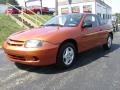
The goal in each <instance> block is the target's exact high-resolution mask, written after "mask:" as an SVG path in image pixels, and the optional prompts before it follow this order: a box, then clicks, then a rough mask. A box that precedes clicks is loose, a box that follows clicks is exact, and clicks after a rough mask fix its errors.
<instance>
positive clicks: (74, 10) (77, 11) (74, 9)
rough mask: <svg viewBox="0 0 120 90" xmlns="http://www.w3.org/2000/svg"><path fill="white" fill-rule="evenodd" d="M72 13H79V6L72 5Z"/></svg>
mask: <svg viewBox="0 0 120 90" xmlns="http://www.w3.org/2000/svg"><path fill="white" fill-rule="evenodd" d="M72 13H80V8H79V6H75V7H72Z"/></svg>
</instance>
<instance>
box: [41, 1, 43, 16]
mask: <svg viewBox="0 0 120 90" xmlns="http://www.w3.org/2000/svg"><path fill="white" fill-rule="evenodd" d="M40 4H41V9H40V10H41V15H42V12H43V11H42V0H40Z"/></svg>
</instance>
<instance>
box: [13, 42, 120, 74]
mask: <svg viewBox="0 0 120 90" xmlns="http://www.w3.org/2000/svg"><path fill="white" fill-rule="evenodd" d="M118 48H120V45H119V44H113V47H112V48H111V49H110V50H108V51H105V50H103V49H102V47H97V48H94V49H91V50H89V51H86V52H83V53H80V54H79V55H78V60H77V61H76V63H75V64H74V65H73V66H72V67H71V68H68V69H56V67H55V66H54V65H50V66H41V67H35V66H28V65H23V64H17V63H15V65H16V66H17V67H18V68H19V69H22V70H26V71H28V72H35V73H40V74H58V73H63V72H67V71H71V70H74V69H77V68H79V67H82V66H85V65H89V64H90V63H92V62H95V61H96V60H99V58H101V57H105V58H108V57H109V56H108V54H109V53H111V52H113V51H115V50H117V49H118Z"/></svg>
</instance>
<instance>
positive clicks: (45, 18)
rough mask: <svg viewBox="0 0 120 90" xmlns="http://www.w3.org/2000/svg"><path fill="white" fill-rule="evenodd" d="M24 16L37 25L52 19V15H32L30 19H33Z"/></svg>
mask: <svg viewBox="0 0 120 90" xmlns="http://www.w3.org/2000/svg"><path fill="white" fill-rule="evenodd" d="M24 16H25V17H27V18H28V19H30V20H31V21H32V22H34V23H36V24H37V25H41V24H44V23H45V22H46V21H48V20H49V19H50V18H52V15H30V17H32V18H30V17H28V16H27V15H25V14H24ZM38 16H39V17H38ZM36 19H37V21H36Z"/></svg>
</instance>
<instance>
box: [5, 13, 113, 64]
mask: <svg viewBox="0 0 120 90" xmlns="http://www.w3.org/2000/svg"><path fill="white" fill-rule="evenodd" d="M85 16H86V14H84V16H83V17H82V19H81V22H80V24H79V25H78V26H76V27H59V26H49V27H44V26H43V27H41V28H35V29H33V30H26V31H21V32H17V33H14V34H12V35H11V36H10V37H8V40H6V41H5V43H4V45H3V49H4V51H5V53H6V55H7V56H8V57H9V59H10V60H11V61H13V62H17V63H22V64H28V65H37V66H38V65H50V64H55V63H56V56H57V52H58V49H59V46H60V45H61V43H62V42H64V41H65V40H68V39H73V40H75V41H76V43H77V47H78V51H79V52H83V51H85V50H88V49H90V48H93V47H96V46H98V45H103V44H105V43H106V41H107V40H106V39H107V37H108V34H109V32H111V31H112V29H111V28H112V26H109V25H102V26H99V27H95V28H87V29H89V30H87V29H85V28H82V23H83V20H84V17H85ZM9 39H11V40H14V41H10V42H12V43H13V46H12V45H9V44H8V42H9ZM31 39H32V40H34V39H35V40H36V39H37V40H42V41H43V42H44V44H43V46H42V47H40V48H25V47H24V43H25V41H27V40H31ZM20 41H22V42H20ZM14 42H16V43H23V44H22V45H21V46H14ZM19 59H20V60H19Z"/></svg>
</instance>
